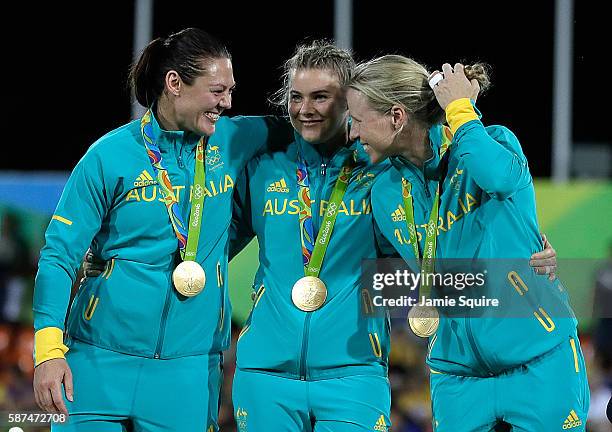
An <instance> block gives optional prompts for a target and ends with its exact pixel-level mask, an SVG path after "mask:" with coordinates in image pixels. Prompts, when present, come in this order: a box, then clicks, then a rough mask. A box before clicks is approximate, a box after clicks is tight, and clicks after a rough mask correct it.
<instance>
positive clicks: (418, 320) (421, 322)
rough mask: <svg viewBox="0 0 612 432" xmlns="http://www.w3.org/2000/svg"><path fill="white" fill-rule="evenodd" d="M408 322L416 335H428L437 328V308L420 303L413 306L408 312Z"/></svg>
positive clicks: (438, 323) (438, 315)
mask: <svg viewBox="0 0 612 432" xmlns="http://www.w3.org/2000/svg"><path fill="white" fill-rule="evenodd" d="M408 324H409V325H410V329H411V330H412V331H413V332H414V334H415V335H417V336H418V337H422V338H425V337H429V336H431V335H433V334H434V333H435V332H436V331H437V330H438V326H439V325H440V314H439V313H438V309H436V308H435V307H433V306H425V305H422V304H420V305H416V306H413V307H412V309H410V311H409V312H408Z"/></svg>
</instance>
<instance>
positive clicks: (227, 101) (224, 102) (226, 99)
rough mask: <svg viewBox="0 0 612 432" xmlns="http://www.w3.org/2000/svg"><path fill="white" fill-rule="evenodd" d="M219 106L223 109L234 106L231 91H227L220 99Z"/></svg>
mask: <svg viewBox="0 0 612 432" xmlns="http://www.w3.org/2000/svg"><path fill="white" fill-rule="evenodd" d="M219 106H220V107H221V108H223V109H230V108H231V107H232V95H231V93H225V94H224V95H223V97H221V99H220V100H219Z"/></svg>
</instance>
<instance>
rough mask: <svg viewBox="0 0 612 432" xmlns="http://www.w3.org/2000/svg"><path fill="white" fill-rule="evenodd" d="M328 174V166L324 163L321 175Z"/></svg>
mask: <svg viewBox="0 0 612 432" xmlns="http://www.w3.org/2000/svg"><path fill="white" fill-rule="evenodd" d="M326 172H327V164H326V163H322V164H321V175H322V176H324V175H325V173H326Z"/></svg>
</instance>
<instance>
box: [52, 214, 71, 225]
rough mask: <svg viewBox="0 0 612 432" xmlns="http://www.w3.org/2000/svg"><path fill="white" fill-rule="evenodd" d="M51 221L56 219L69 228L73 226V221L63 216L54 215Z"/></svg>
mask: <svg viewBox="0 0 612 432" xmlns="http://www.w3.org/2000/svg"><path fill="white" fill-rule="evenodd" d="M51 219H55V220H57V221H60V222H63V223H65V224H66V225H68V226H70V225H72V221H71V220H69V219H66V218H65V217H61V216H58V215H53V217H52V218H51Z"/></svg>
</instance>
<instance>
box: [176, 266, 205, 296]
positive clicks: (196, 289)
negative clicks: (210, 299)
mask: <svg viewBox="0 0 612 432" xmlns="http://www.w3.org/2000/svg"><path fill="white" fill-rule="evenodd" d="M172 282H174V288H175V289H176V290H177V291H178V292H179V293H181V294H182V295H184V296H185V297H193V296H196V295H198V294H200V293H201V292H202V290H203V289H204V284H205V283H206V275H205V274H204V269H203V268H202V266H201V265H200V264H198V263H197V262H195V261H183V262H182V263H180V264H179V265H178V266H177V267H176V268H175V269H174V272H172Z"/></svg>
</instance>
